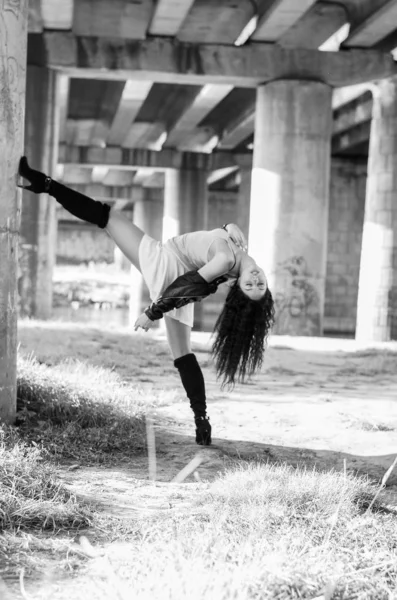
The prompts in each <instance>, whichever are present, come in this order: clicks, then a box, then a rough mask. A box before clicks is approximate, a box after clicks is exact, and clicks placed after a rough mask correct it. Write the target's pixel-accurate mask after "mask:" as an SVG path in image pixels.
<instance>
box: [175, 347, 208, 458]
mask: <svg viewBox="0 0 397 600" xmlns="http://www.w3.org/2000/svg"><path fill="white" fill-rule="evenodd" d="M174 365H175V367H176V368H177V369H178V371H179V375H180V376H181V381H182V385H183V387H184V388H185V390H186V394H187V397H188V398H189V400H190V406H191V409H192V411H193V412H194V421H195V423H196V443H197V444H199V445H200V446H209V445H210V444H211V425H210V422H209V418H208V416H207V403H206V396H205V383H204V377H203V373H202V371H201V368H200V365H199V364H198V362H197V358H196V355H195V354H193V353H191V354H185V356H181V357H180V358H177V359H176V360H174Z"/></svg>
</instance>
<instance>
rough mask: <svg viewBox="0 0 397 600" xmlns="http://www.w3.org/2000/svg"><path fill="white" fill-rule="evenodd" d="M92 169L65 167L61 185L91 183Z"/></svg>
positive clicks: (73, 166) (75, 166) (74, 166)
mask: <svg viewBox="0 0 397 600" xmlns="http://www.w3.org/2000/svg"><path fill="white" fill-rule="evenodd" d="M92 171H93V169H92V168H90V169H84V168H82V167H79V166H78V165H65V168H64V171H63V176H62V183H64V184H65V185H76V184H88V183H91V181H92Z"/></svg>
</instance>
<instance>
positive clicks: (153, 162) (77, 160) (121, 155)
mask: <svg viewBox="0 0 397 600" xmlns="http://www.w3.org/2000/svg"><path fill="white" fill-rule="evenodd" d="M248 156H250V160H252V157H251V155H248ZM239 160H240V156H239V155H238V154H233V153H232V152H223V151H219V152H213V153H212V154H205V153H199V152H178V151H177V150H172V149H170V148H167V149H165V150H162V151H161V152H156V151H154V150H146V149H142V148H139V149H138V148H134V149H128V148H120V147H107V148H94V147H86V148H84V147H77V146H73V147H70V146H67V145H66V144H61V145H60V147H59V157H58V162H59V164H61V165H65V166H66V165H76V166H78V167H88V168H90V167H91V168H92V167H94V166H100V165H102V166H108V167H117V168H118V169H122V170H124V169H127V170H138V169H151V170H157V171H165V170H167V169H189V170H195V169H197V170H202V169H204V170H207V171H210V170H215V169H222V168H223V167H231V166H236V165H238V164H239V162H238V161H239Z"/></svg>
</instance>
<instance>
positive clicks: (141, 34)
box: [53, 0, 153, 40]
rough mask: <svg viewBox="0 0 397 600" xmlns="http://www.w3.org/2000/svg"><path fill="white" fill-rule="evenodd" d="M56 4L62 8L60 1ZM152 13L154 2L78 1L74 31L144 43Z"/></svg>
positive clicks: (139, 0)
mask: <svg viewBox="0 0 397 600" xmlns="http://www.w3.org/2000/svg"><path fill="white" fill-rule="evenodd" d="M53 1H54V2H55V3H56V4H57V5H59V1H58V2H57V1H56V0H53ZM62 2H64V0H62ZM152 12H153V0H138V1H136V0H135V1H134V2H126V1H125V0H111V1H109V0H78V1H77V2H76V3H75V8H74V18H73V31H74V33H76V34H77V35H88V36H106V37H109V38H127V39H128V40H143V39H145V37H146V32H147V28H148V26H149V22H150V19H151V16H152Z"/></svg>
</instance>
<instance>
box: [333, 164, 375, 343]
mask: <svg viewBox="0 0 397 600" xmlns="http://www.w3.org/2000/svg"><path fill="white" fill-rule="evenodd" d="M366 179H367V167H366V164H363V163H362V162H358V161H357V160H355V159H351V158H346V159H341V158H333V159H332V164H331V181H330V204H329V221H328V253H327V274H326V287H325V314H324V332H325V333H330V334H335V333H337V334H353V333H354V331H355V327H356V315H357V295H358V277H359V270H360V256H361V241H362V230H363V222H364V205H365V187H366Z"/></svg>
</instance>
